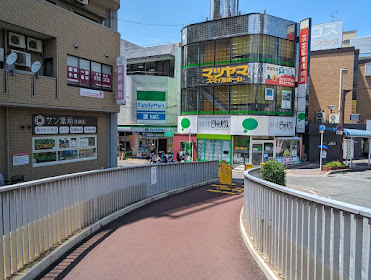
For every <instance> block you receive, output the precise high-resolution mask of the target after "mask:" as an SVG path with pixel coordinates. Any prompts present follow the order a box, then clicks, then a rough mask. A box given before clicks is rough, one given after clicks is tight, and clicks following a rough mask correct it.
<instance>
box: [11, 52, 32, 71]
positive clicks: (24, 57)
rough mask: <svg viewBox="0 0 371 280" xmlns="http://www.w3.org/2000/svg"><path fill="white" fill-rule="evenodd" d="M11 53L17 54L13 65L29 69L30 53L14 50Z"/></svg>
mask: <svg viewBox="0 0 371 280" xmlns="http://www.w3.org/2000/svg"><path fill="white" fill-rule="evenodd" d="M12 53H16V54H17V60H16V61H15V65H19V66H26V67H31V54H30V53H26V52H20V51H16V50H12Z"/></svg>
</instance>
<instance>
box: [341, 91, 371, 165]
mask: <svg viewBox="0 0 371 280" xmlns="http://www.w3.org/2000/svg"><path fill="white" fill-rule="evenodd" d="M363 89H371V87H365V88H353V89H342V92H341V102H340V105H341V106H340V125H341V126H343V127H344V115H345V98H346V95H347V94H348V92H351V91H354V90H363ZM343 139H344V134H343V136H341V137H340V145H339V147H340V148H339V162H340V163H343Z"/></svg>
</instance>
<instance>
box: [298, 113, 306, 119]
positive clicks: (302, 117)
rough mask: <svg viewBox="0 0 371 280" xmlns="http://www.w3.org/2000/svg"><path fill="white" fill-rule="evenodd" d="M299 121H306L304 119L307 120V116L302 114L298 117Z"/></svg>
mask: <svg viewBox="0 0 371 280" xmlns="http://www.w3.org/2000/svg"><path fill="white" fill-rule="evenodd" d="M298 119H299V121H302V120H304V119H305V114H304V113H300V114H299V115H298Z"/></svg>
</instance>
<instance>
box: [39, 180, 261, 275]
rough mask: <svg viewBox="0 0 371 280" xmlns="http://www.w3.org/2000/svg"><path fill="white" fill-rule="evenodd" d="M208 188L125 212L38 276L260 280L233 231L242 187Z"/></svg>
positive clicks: (253, 263) (238, 236)
mask: <svg viewBox="0 0 371 280" xmlns="http://www.w3.org/2000/svg"><path fill="white" fill-rule="evenodd" d="M240 186H241V185H237V187H240ZM210 189H215V187H214V188H213V187H202V188H199V189H194V190H191V191H188V192H185V193H182V194H178V195H175V196H172V197H169V198H165V199H162V200H160V201H157V202H154V203H152V204H149V205H146V206H144V207H142V208H140V209H137V210H135V211H133V212H131V213H129V214H128V215H125V216H124V217H122V218H120V219H118V220H116V221H115V222H113V223H111V224H109V225H108V226H106V227H104V228H103V229H102V230H101V231H100V232H98V233H97V234H96V235H94V236H93V237H92V238H90V239H89V240H87V241H86V242H85V243H83V244H80V246H79V247H78V248H76V249H74V251H73V252H70V253H69V255H68V256H66V257H65V258H64V259H63V260H62V261H61V262H59V263H58V264H57V265H56V266H54V267H53V268H52V269H51V271H49V272H48V274H46V275H45V276H44V278H42V279H48V280H50V279H63V278H64V279H135V280H140V279H151V280H156V279H161V280H166V279H169V280H170V279H171V280H174V279H197V280H200V279H228V280H230V279H254V280H259V279H265V277H264V275H263V274H262V272H261V271H260V269H259V267H258V266H257V264H256V263H255V262H254V260H253V259H252V257H251V256H250V254H249V252H248V251H247V248H246V246H245V244H244V243H243V240H242V237H241V234H240V231H239V215H240V210H241V207H242V204H243V192H238V191H235V193H236V194H228V193H216V192H211V191H208V190H210ZM240 191H241V189H240Z"/></svg>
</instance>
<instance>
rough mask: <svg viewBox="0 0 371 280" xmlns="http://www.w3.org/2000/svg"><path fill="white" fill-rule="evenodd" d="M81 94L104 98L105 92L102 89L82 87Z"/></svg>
mask: <svg viewBox="0 0 371 280" xmlns="http://www.w3.org/2000/svg"><path fill="white" fill-rule="evenodd" d="M80 95H81V96H87V97H94V98H104V93H103V91H101V90H92V89H86V88H80Z"/></svg>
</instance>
